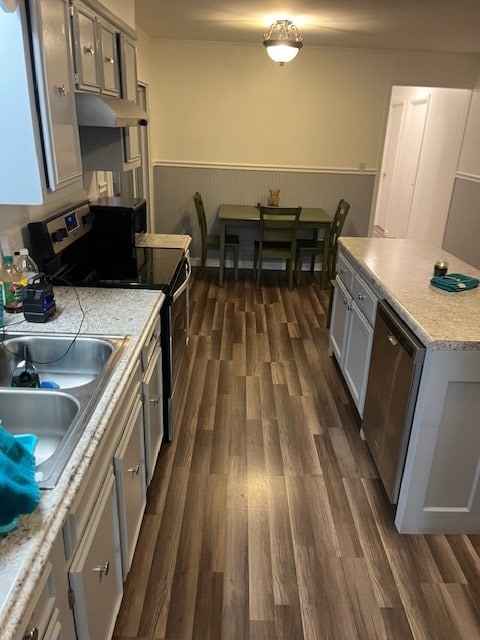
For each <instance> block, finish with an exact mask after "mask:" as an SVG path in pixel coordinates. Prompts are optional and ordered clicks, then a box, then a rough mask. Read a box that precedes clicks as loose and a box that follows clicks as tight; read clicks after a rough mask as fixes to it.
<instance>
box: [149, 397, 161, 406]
mask: <svg viewBox="0 0 480 640" xmlns="http://www.w3.org/2000/svg"><path fill="white" fill-rule="evenodd" d="M150 402H151V403H152V404H158V403H159V402H160V396H159V395H158V396H155V398H150Z"/></svg>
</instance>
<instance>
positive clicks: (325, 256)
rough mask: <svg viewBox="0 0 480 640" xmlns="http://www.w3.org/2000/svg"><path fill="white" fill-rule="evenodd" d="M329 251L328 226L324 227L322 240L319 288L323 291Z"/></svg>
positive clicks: (325, 283) (326, 275)
mask: <svg viewBox="0 0 480 640" xmlns="http://www.w3.org/2000/svg"><path fill="white" fill-rule="evenodd" d="M329 251H330V225H326V226H325V235H324V238H323V255H322V279H321V286H322V289H325V288H326V286H327V280H328V273H327V271H328V259H329V255H328V253H329Z"/></svg>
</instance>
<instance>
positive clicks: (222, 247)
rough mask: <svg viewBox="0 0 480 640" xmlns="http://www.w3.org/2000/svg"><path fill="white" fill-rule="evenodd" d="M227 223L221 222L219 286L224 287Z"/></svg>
mask: <svg viewBox="0 0 480 640" xmlns="http://www.w3.org/2000/svg"><path fill="white" fill-rule="evenodd" d="M226 229H227V225H226V224H225V223H224V222H222V221H221V222H220V267H219V269H218V286H219V287H223V277H224V273H225V236H226V233H227V231H226Z"/></svg>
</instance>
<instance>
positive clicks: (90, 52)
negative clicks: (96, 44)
mask: <svg viewBox="0 0 480 640" xmlns="http://www.w3.org/2000/svg"><path fill="white" fill-rule="evenodd" d="M83 53H86V54H87V55H89V56H93V54H94V53H95V51H94V49H93V47H92V46H89V47H83Z"/></svg>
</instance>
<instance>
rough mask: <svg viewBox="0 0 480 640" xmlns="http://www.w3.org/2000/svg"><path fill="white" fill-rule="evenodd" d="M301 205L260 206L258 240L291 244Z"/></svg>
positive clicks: (294, 236)
mask: <svg viewBox="0 0 480 640" xmlns="http://www.w3.org/2000/svg"><path fill="white" fill-rule="evenodd" d="M301 212H302V208H301V207H260V242H261V243H262V244H263V243H264V242H281V243H285V244H293V243H294V242H295V238H296V235H297V228H298V220H299V218H300V214H301Z"/></svg>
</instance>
